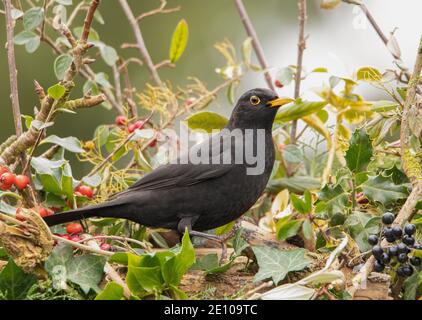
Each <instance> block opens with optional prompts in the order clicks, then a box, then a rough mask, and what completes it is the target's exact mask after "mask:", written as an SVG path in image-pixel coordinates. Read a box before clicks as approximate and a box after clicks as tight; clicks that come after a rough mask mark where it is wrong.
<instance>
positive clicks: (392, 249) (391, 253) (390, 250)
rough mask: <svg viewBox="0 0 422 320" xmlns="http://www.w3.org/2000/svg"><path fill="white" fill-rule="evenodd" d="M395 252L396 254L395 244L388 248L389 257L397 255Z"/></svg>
mask: <svg viewBox="0 0 422 320" xmlns="http://www.w3.org/2000/svg"><path fill="white" fill-rule="evenodd" d="M397 254H398V249H397V246H393V247H390V248H388V255H389V256H390V258H392V257H394V256H397Z"/></svg>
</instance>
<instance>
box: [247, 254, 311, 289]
mask: <svg viewBox="0 0 422 320" xmlns="http://www.w3.org/2000/svg"><path fill="white" fill-rule="evenodd" d="M252 250H253V252H254V254H255V257H256V259H257V261H258V266H259V271H258V273H257V274H256V275H255V279H254V281H261V280H265V279H269V278H272V279H273V281H274V283H275V284H278V283H279V282H280V281H281V280H283V279H284V278H285V277H286V275H287V274H288V273H289V272H291V271H300V270H303V269H304V268H306V267H307V266H308V265H309V263H310V260H309V259H308V258H307V257H306V256H305V252H306V251H305V249H293V250H286V251H281V250H278V249H275V248H271V247H252Z"/></svg>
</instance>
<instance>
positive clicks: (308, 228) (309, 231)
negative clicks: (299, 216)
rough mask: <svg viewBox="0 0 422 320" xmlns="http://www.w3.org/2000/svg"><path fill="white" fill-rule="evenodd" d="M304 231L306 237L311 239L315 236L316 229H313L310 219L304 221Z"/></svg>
mask: <svg viewBox="0 0 422 320" xmlns="http://www.w3.org/2000/svg"><path fill="white" fill-rule="evenodd" d="M302 231H303V235H304V236H305V238H306V239H308V240H311V239H312V238H313V237H314V230H313V229H312V224H311V222H310V221H309V220H308V219H305V221H303V224H302Z"/></svg>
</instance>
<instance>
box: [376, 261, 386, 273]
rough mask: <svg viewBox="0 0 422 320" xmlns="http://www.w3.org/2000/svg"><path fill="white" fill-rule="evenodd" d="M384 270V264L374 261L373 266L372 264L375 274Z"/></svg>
mask: <svg viewBox="0 0 422 320" xmlns="http://www.w3.org/2000/svg"><path fill="white" fill-rule="evenodd" d="M384 268H385V265H384V264H382V263H381V262H379V261H378V260H376V261H375V264H374V270H375V271H376V272H382V271H383V270H384Z"/></svg>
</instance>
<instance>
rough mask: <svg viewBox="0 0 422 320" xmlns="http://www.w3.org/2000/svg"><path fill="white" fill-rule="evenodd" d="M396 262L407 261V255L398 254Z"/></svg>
mask: <svg viewBox="0 0 422 320" xmlns="http://www.w3.org/2000/svg"><path fill="white" fill-rule="evenodd" d="M397 260H398V261H399V262H401V263H403V262H406V261H407V254H406V253H400V254H399V255H398V257H397Z"/></svg>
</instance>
